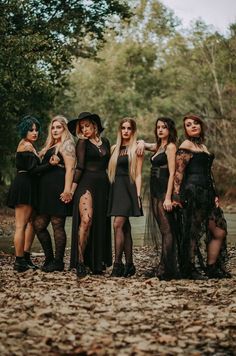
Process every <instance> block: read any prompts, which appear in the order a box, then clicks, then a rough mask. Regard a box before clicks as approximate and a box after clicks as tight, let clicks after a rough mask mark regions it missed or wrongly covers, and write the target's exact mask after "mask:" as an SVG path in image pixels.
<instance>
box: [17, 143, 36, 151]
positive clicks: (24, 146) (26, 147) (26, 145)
mask: <svg viewBox="0 0 236 356" xmlns="http://www.w3.org/2000/svg"><path fill="white" fill-rule="evenodd" d="M27 151H29V152H34V151H35V149H34V146H33V145H32V143H30V142H25V141H20V143H19V145H18V147H17V152H27Z"/></svg>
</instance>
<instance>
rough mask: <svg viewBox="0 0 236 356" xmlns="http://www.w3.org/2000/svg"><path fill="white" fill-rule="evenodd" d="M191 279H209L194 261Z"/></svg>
mask: <svg viewBox="0 0 236 356" xmlns="http://www.w3.org/2000/svg"><path fill="white" fill-rule="evenodd" d="M189 279H193V280H195V281H197V280H200V281H205V280H207V279H208V278H207V276H206V275H204V274H202V273H201V271H199V270H198V269H197V268H196V266H195V265H194V263H192V264H191V272H190V276H189Z"/></svg>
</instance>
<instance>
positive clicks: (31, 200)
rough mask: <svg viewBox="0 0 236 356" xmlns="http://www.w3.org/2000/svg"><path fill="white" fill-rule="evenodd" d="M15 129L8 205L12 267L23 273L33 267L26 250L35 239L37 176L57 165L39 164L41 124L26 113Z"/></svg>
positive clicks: (52, 162)
mask: <svg viewBox="0 0 236 356" xmlns="http://www.w3.org/2000/svg"><path fill="white" fill-rule="evenodd" d="M17 128H18V132H19V135H20V138H21V140H20V142H19V144H18V147H17V151H16V169H17V174H16V177H15V179H14V181H13V183H12V185H11V187H10V190H9V193H8V199H7V205H8V206H9V207H10V208H13V209H15V235H14V246H15V256H16V259H15V263H14V270H16V271H17V272H24V271H26V270H28V269H30V268H31V269H35V268H36V266H35V265H34V264H33V263H32V261H31V259H30V252H29V251H30V248H31V245H32V243H33V239H34V231H33V226H32V223H31V217H32V214H33V211H34V209H35V208H36V205H37V189H36V188H37V175H38V173H40V172H41V171H43V170H45V169H48V167H50V165H51V164H52V165H53V164H57V161H55V159H52V160H51V162H50V163H49V164H45V165H41V164H40V158H39V156H38V153H37V151H36V149H35V147H34V143H35V142H36V141H37V139H38V136H39V131H40V123H39V121H38V120H37V119H36V118H35V117H33V116H30V115H28V116H25V117H24V118H23V119H22V120H20V122H19V124H18V127H17Z"/></svg>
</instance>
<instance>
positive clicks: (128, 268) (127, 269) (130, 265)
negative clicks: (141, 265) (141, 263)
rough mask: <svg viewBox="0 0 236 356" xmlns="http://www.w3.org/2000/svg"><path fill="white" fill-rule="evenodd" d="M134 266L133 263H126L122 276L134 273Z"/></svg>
mask: <svg viewBox="0 0 236 356" xmlns="http://www.w3.org/2000/svg"><path fill="white" fill-rule="evenodd" d="M135 272H136V268H135V265H134V264H133V263H126V265H125V270H124V274H123V276H124V277H131V276H133V275H134V274H135Z"/></svg>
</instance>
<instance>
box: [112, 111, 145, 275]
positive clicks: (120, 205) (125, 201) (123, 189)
mask: <svg viewBox="0 0 236 356" xmlns="http://www.w3.org/2000/svg"><path fill="white" fill-rule="evenodd" d="M136 131H137V128H136V122H135V121H134V120H133V119H132V118H124V119H123V120H122V121H121V122H120V125H119V129H118V134H117V141H116V145H115V146H113V147H112V155H111V158H110V162H109V166H108V176H109V180H110V182H111V184H112V185H111V191H110V196H109V208H108V215H110V216H114V222H113V228H114V237H115V262H114V265H113V270H112V273H111V276H112V277H130V276H132V275H134V274H135V272H136V269H135V266H134V264H133V252H132V246H133V241H132V236H131V225H130V221H129V217H130V216H141V215H142V209H141V208H142V207H141V200H140V193H141V173H142V164H143V156H137V154H136V148H137V144H136V140H137V133H136ZM123 253H124V254H125V262H126V264H125V266H124V264H123V262H122V256H123Z"/></svg>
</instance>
